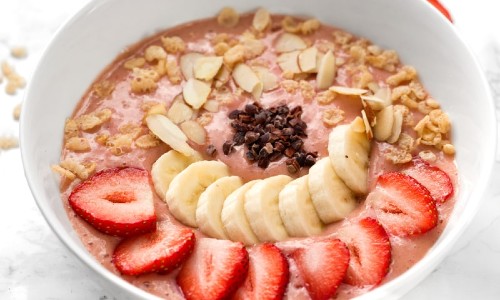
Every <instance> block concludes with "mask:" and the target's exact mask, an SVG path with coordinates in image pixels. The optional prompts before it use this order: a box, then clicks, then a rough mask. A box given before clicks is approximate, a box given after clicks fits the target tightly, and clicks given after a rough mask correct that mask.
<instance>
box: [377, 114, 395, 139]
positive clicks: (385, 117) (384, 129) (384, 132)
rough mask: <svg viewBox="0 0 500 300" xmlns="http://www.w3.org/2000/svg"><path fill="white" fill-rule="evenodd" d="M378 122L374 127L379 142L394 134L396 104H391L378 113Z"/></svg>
mask: <svg viewBox="0 0 500 300" xmlns="http://www.w3.org/2000/svg"><path fill="white" fill-rule="evenodd" d="M376 119H377V124H375V127H374V133H375V134H374V136H375V139H376V140H377V141H379V142H384V141H386V140H387V139H388V138H389V137H390V136H391V134H392V127H393V125H394V106H392V105H389V106H387V107H386V108H384V109H382V110H381V111H379V112H378V113H377V115H376Z"/></svg>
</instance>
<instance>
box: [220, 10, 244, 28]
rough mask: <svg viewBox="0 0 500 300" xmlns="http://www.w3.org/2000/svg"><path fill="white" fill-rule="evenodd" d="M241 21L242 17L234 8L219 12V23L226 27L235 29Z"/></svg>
mask: <svg viewBox="0 0 500 300" xmlns="http://www.w3.org/2000/svg"><path fill="white" fill-rule="evenodd" d="M239 21H240V15H239V14H238V12H237V11H236V10H235V9H234V8H232V7H224V8H223V9H221V11H220V12H219V15H218V16H217V23H219V25H222V26H224V27H234V26H236V25H238V22H239Z"/></svg>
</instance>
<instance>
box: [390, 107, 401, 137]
mask: <svg viewBox="0 0 500 300" xmlns="http://www.w3.org/2000/svg"><path fill="white" fill-rule="evenodd" d="M402 127H403V111H402V110H401V109H400V108H399V105H395V106H394V123H393V124H392V132H391V136H390V137H389V138H388V139H387V142H388V143H389V144H393V143H395V142H397V141H398V139H399V135H400V134H401V131H402Z"/></svg>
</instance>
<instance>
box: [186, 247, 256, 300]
mask: <svg viewBox="0 0 500 300" xmlns="http://www.w3.org/2000/svg"><path fill="white" fill-rule="evenodd" d="M247 272H248V252H247V250H246V249H245V246H244V245H243V244H242V243H239V242H238V243H235V242H231V241H228V240H217V239H210V238H203V239H200V240H198V242H197V243H196V246H195V250H194V252H193V254H192V255H191V257H190V258H189V259H188V260H187V261H186V262H185V263H184V266H183V267H182V269H181V271H180V273H179V275H178V276H177V284H178V285H179V287H180V288H181V289H182V291H183V292H184V296H185V297H186V299H187V300H190V299H206V300H215V299H225V298H228V297H229V296H231V295H232V294H233V292H234V291H235V290H236V289H238V287H239V286H240V285H241V284H242V283H243V281H244V280H245V276H246V275H247Z"/></svg>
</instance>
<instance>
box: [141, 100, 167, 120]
mask: <svg viewBox="0 0 500 300" xmlns="http://www.w3.org/2000/svg"><path fill="white" fill-rule="evenodd" d="M153 103H154V102H153ZM150 115H165V116H166V115H167V108H166V107H165V104H163V103H158V102H156V103H155V104H153V105H151V106H150V107H149V108H148V109H147V111H146V114H145V117H147V116H150Z"/></svg>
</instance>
